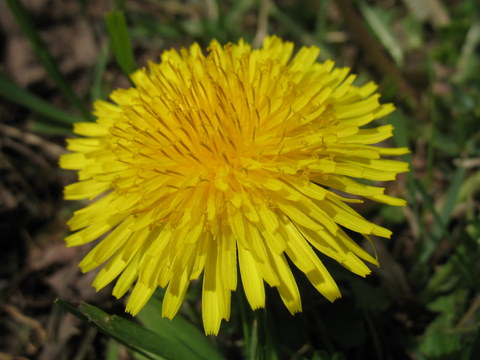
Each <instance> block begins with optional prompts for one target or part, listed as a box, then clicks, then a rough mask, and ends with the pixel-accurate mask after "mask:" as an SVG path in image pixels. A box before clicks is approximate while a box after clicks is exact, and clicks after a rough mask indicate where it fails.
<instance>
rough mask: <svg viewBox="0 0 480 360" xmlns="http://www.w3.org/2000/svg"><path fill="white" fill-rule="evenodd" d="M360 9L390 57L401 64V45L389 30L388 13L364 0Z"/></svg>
mask: <svg viewBox="0 0 480 360" xmlns="http://www.w3.org/2000/svg"><path fill="white" fill-rule="evenodd" d="M359 5H360V10H361V12H362V14H363V16H364V17H365V20H366V21H367V23H368V25H370V27H371V29H372V30H373V32H374V33H375V35H376V36H377V38H378V39H379V40H380V42H381V43H382V44H383V46H385V48H386V49H387V50H388V52H389V53H390V55H391V56H392V58H393V59H394V60H395V62H396V63H397V64H398V65H402V64H403V58H404V56H403V50H402V46H401V45H400V44H399V43H398V41H397V40H396V38H395V36H394V35H393V34H392V32H391V30H390V29H391V26H390V24H389V23H390V21H389V19H388V15H389V14H388V13H387V12H385V11H382V9H380V8H376V7H372V6H370V5H367V4H366V3H365V2H363V1H361V2H360V4H359Z"/></svg>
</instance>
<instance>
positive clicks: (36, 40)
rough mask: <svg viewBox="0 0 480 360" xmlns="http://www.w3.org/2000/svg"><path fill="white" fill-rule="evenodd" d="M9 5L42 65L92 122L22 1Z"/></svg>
mask: <svg viewBox="0 0 480 360" xmlns="http://www.w3.org/2000/svg"><path fill="white" fill-rule="evenodd" d="M7 4H8V6H9V7H10V10H11V12H12V14H13V16H14V17H15V20H16V21H17V23H18V25H19V26H20V28H21V29H22V31H23V33H24V34H25V36H26V37H27V39H28V40H29V41H30V44H31V45H32V48H33V51H34V52H35V55H36V56H37V58H38V60H39V61H40V62H41V63H42V65H43V67H44V68H45V70H46V72H47V73H48V75H49V76H50V77H51V78H52V79H53V81H55V83H56V84H57V86H58V88H59V89H60V91H61V92H62V93H63V95H64V96H65V97H66V98H67V99H68V101H69V102H70V103H71V104H72V105H73V106H74V107H75V108H77V110H78V111H79V112H80V113H81V114H82V117H84V118H85V119H88V120H90V119H91V118H92V117H91V115H90V114H89V113H88V112H87V111H86V110H85V108H84V106H83V104H82V102H81V101H80V99H79V98H78V97H77V96H76V95H75V93H74V92H73V90H72V88H71V87H70V85H69V84H68V82H67V81H66V79H65V78H64V77H63V75H62V73H61V72H60V70H59V69H58V67H57V64H56V63H55V61H54V60H53V58H52V57H51V55H50V53H49V52H48V49H47V47H46V46H45V44H44V43H43V41H42V40H41V39H40V36H39V35H38V31H37V30H36V29H35V26H34V25H33V23H32V21H31V19H30V17H29V16H28V13H27V11H26V10H25V8H24V7H23V5H22V3H21V2H20V0H7Z"/></svg>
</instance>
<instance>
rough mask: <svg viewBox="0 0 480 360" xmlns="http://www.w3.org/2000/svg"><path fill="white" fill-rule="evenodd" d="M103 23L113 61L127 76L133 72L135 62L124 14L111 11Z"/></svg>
mask: <svg viewBox="0 0 480 360" xmlns="http://www.w3.org/2000/svg"><path fill="white" fill-rule="evenodd" d="M105 23H106V25H107V30H108V36H109V38H110V44H111V45H112V50H113V53H114V55H115V60H116V61H117V64H118V65H119V66H120V69H122V71H123V73H124V74H125V75H127V76H129V75H130V74H131V73H132V72H134V71H135V61H134V58H133V51H132V44H131V42H130V36H129V34H128V27H127V21H126V20H125V14H124V13H123V12H122V11H119V10H112V11H110V12H109V13H108V14H107V15H106V16H105Z"/></svg>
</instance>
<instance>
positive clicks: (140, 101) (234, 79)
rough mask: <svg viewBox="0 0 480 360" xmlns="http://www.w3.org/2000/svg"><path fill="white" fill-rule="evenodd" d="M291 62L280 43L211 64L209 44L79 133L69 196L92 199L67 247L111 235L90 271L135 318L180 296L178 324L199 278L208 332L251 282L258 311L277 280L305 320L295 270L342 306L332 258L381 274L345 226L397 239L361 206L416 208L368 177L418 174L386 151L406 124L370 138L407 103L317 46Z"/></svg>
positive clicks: (141, 76)
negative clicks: (388, 98) (362, 80)
mask: <svg viewBox="0 0 480 360" xmlns="http://www.w3.org/2000/svg"><path fill="white" fill-rule="evenodd" d="M292 54H293V44H292V43H290V42H286V41H283V40H281V39H280V38H278V37H275V36H270V37H267V38H266V39H265V40H264V43H263V46H262V47H261V48H260V49H252V48H251V46H250V45H249V44H247V43H245V42H244V41H242V40H240V41H239V42H238V43H236V44H227V45H225V46H221V45H220V44H219V43H218V42H217V41H215V40H213V41H212V42H211V43H210V45H209V47H208V49H207V52H206V53H204V52H203V51H202V49H201V48H200V47H199V45H198V44H193V45H192V46H190V48H188V49H182V50H181V51H180V52H177V51H176V50H169V51H165V52H164V53H163V54H162V55H161V62H160V63H150V64H149V66H148V70H146V69H141V70H138V71H136V72H135V73H133V74H132V75H131V79H132V81H133V83H134V85H135V86H134V87H131V88H129V89H118V90H115V91H113V92H112V94H111V96H110V98H111V100H112V101H113V103H110V102H106V101H97V102H96V103H95V105H94V107H95V110H94V114H95V115H96V122H94V123H78V124H75V127H74V132H75V133H76V134H78V135H82V136H83V137H81V138H75V139H70V140H68V146H67V147H68V149H69V150H70V151H71V152H70V153H68V154H66V155H63V156H62V157H61V159H60V165H61V167H62V168H64V169H71V170H77V171H78V177H79V181H78V182H76V183H73V184H70V185H68V186H66V187H65V198H66V199H69V200H77V199H89V200H92V202H91V203H90V204H89V205H87V206H86V207H85V208H83V209H81V210H78V211H76V212H75V213H74V215H73V217H72V219H71V220H70V221H69V223H68V224H69V226H70V228H71V230H72V231H75V232H74V233H72V234H71V235H69V236H68V237H67V238H66V243H67V245H68V246H78V245H83V244H86V243H89V242H92V241H94V240H96V239H99V238H100V237H101V240H100V241H99V242H98V244H97V245H96V246H95V247H94V248H93V249H92V250H91V251H90V252H89V253H88V254H87V255H86V256H85V258H84V259H83V260H82V261H81V263H80V267H81V269H82V271H84V272H87V271H90V270H92V269H95V268H97V267H99V266H102V265H103V267H102V269H101V271H100V272H99V273H98V275H97V277H96V278H95V281H94V283H93V286H94V287H95V288H96V289H97V290H98V289H101V288H103V287H104V286H106V285H107V284H109V283H111V282H112V281H114V280H115V279H116V283H115V286H114V289H113V295H114V296H116V297H122V296H123V295H124V294H125V293H126V292H127V291H128V290H129V289H131V288H133V290H132V291H131V294H130V297H129V300H128V302H127V305H126V311H128V312H129V313H131V314H133V315H135V314H137V313H138V312H139V311H140V310H141V309H142V307H143V306H144V305H145V303H146V302H147V301H148V300H149V298H150V297H151V296H152V294H153V293H154V291H155V290H156V289H157V287H162V288H166V292H165V297H164V300H163V308H162V314H163V316H165V317H167V318H173V317H174V316H175V314H176V313H177V312H178V310H179V308H180V306H181V304H182V302H183V298H184V296H185V292H186V291H187V288H188V286H189V284H190V282H191V281H192V280H195V279H199V278H200V279H202V281H203V289H202V315H203V323H204V328H205V332H206V333H207V334H217V333H218V331H219V327H220V323H221V321H222V319H226V320H228V319H229V316H230V298H231V293H232V291H234V290H235V289H236V288H237V282H238V281H241V282H242V285H243V289H244V291H245V295H246V298H247V300H248V302H249V304H250V306H251V307H252V309H258V308H262V307H264V306H265V283H267V284H268V285H269V286H271V287H275V288H276V289H277V290H278V293H279V295H280V297H281V299H282V300H283V302H284V304H285V306H286V307H287V309H288V310H289V311H290V312H291V313H292V314H294V313H296V312H299V311H301V310H302V304H301V299H300V294H299V290H298V287H297V284H296V281H295V279H294V277H293V275H292V272H291V268H290V264H289V261H288V260H287V259H289V260H290V262H291V263H292V264H293V265H294V266H296V267H297V268H298V269H300V270H301V271H302V272H303V273H305V275H306V276H307V278H308V280H309V281H310V282H311V283H312V285H313V286H314V287H315V288H316V289H317V290H318V291H319V292H320V293H321V294H322V295H323V296H324V297H325V298H327V299H328V300H330V301H333V300H335V299H337V298H338V297H340V291H339V289H338V287H337V285H336V283H335V281H334V279H333V278H332V277H331V275H330V274H329V272H328V270H327V269H326V268H325V266H324V265H323V263H322V261H321V260H320V259H319V257H318V253H323V254H324V255H326V256H328V257H330V258H332V259H335V260H336V261H338V262H339V263H340V264H342V265H343V266H344V267H345V268H347V269H348V270H350V271H352V272H353V273H355V274H358V275H360V276H365V275H367V274H368V273H370V270H369V268H368V267H367V265H366V264H365V262H367V263H371V264H377V260H376V259H375V258H374V257H372V256H371V255H369V254H368V253H367V252H366V251H364V250H363V249H362V248H361V247H360V246H359V245H358V244H357V243H356V242H355V241H353V240H352V239H351V238H350V236H349V235H347V233H346V232H345V229H348V230H350V231H353V232H357V233H359V234H362V235H363V236H365V237H368V236H369V235H376V236H380V237H384V238H388V237H390V234H391V232H390V231H389V230H387V229H385V228H383V227H381V226H379V225H376V224H373V223H371V222H369V221H367V220H366V219H364V218H363V217H362V216H361V215H359V214H358V213H357V212H356V211H355V210H353V209H352V208H351V207H350V206H349V205H348V203H352V202H361V200H358V199H359V197H358V196H361V197H363V198H368V199H371V200H374V201H377V202H380V203H385V204H390V205H396V206H402V205H404V204H405V202H404V200H402V199H398V198H394V197H391V196H389V195H386V194H385V193H384V190H385V189H384V188H383V187H379V186H374V185H373V184H370V185H366V182H365V181H364V180H361V181H358V179H367V180H373V181H386V180H394V179H395V177H396V174H398V173H401V172H405V171H407V164H406V163H404V162H400V161H395V160H391V159H384V158H383V157H384V156H392V155H400V154H404V153H406V152H407V149H405V148H386V147H379V146H373V145H372V144H377V143H379V142H382V141H383V140H385V139H387V138H389V137H391V136H392V131H393V129H392V126H391V125H383V126H377V127H374V126H369V127H367V128H364V126H365V125H367V124H370V123H371V122H372V121H374V120H376V119H379V118H381V117H384V116H385V115H387V114H389V113H391V112H392V111H393V110H394V107H393V105H392V104H381V103H380V102H379V97H380V95H379V94H377V93H376V88H377V87H376V85H375V84H373V83H368V84H366V85H363V86H357V85H353V82H354V79H355V75H351V74H350V73H349V69H348V68H335V67H334V63H333V62H332V61H325V62H318V61H317V58H318V54H319V49H318V48H317V47H315V46H312V47H303V48H301V49H300V50H299V51H298V52H297V53H296V55H294V56H293V55H292ZM348 194H354V195H357V197H356V199H352V197H351V196H350V197H349V196H348ZM238 269H239V271H237V270H238ZM237 272H238V273H239V275H240V279H237Z"/></svg>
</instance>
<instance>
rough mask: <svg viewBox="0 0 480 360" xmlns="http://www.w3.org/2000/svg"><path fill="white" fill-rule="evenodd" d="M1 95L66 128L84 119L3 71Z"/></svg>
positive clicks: (1, 74) (0, 82) (0, 86)
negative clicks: (33, 91) (12, 78)
mask: <svg viewBox="0 0 480 360" xmlns="http://www.w3.org/2000/svg"><path fill="white" fill-rule="evenodd" d="M0 96H2V97H4V98H5V99H8V100H10V101H12V102H14V103H16V104H19V105H22V106H25V107H26V108H28V109H30V110H32V111H34V112H36V113H38V114H40V115H43V116H45V117H47V118H49V119H51V120H52V121H53V122H55V123H56V124H59V125H62V126H63V127H64V128H71V125H72V124H73V123H75V122H78V121H82V120H81V119H80V118H77V117H75V116H73V115H70V114H69V113H67V112H64V111H62V110H60V109H58V108H56V107H55V106H53V105H51V104H49V103H48V102H46V101H45V100H43V99H41V98H39V97H38V96H36V95H35V94H33V93H31V92H30V91H28V90H26V89H24V88H22V87H20V86H19V85H17V84H16V83H14V82H13V81H12V80H10V79H9V78H8V77H7V75H5V74H3V73H1V72H0Z"/></svg>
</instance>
